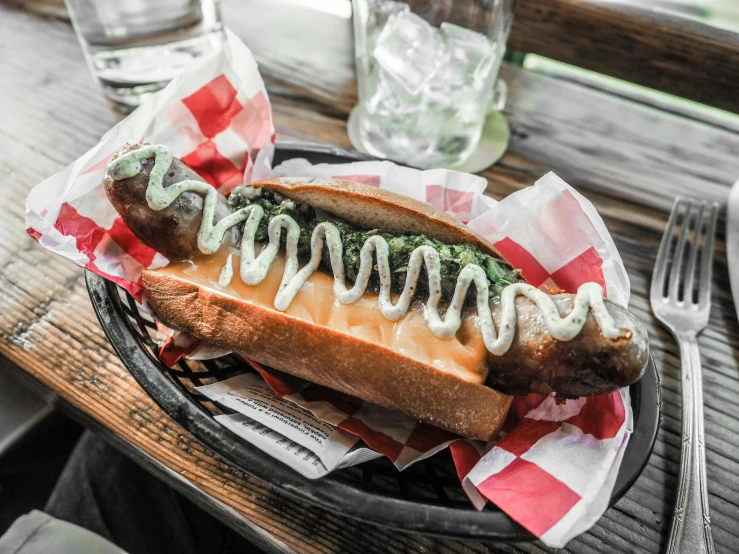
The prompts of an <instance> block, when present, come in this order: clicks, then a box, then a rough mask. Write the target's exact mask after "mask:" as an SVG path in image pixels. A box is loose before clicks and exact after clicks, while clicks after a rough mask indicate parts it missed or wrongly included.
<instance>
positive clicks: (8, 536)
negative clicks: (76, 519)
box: [0, 510, 126, 554]
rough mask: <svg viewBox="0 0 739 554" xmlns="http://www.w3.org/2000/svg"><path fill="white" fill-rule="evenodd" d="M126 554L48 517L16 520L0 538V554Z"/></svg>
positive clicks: (31, 515) (34, 513)
mask: <svg viewBox="0 0 739 554" xmlns="http://www.w3.org/2000/svg"><path fill="white" fill-rule="evenodd" d="M51 552H53V553H54V554H83V553H84V554H126V553H125V552H124V551H123V550H121V549H120V548H118V547H117V546H115V545H114V544H112V543H110V542H108V541H106V540H105V539H104V538H102V537H100V536H98V535H96V534H94V533H91V532H90V531H88V530H87V529H83V528H82V527H78V526H77V525H73V524H71V523H68V522H66V521H59V520H58V519H54V518H53V517H51V516H50V515H48V514H45V513H43V512H39V511H36V510H34V511H32V512H31V513H29V514H26V515H24V516H22V517H19V518H18V519H17V520H15V522H14V523H13V525H11V526H10V529H8V530H7V531H6V532H5V534H4V535H3V536H2V537H0V554H49V553H51Z"/></svg>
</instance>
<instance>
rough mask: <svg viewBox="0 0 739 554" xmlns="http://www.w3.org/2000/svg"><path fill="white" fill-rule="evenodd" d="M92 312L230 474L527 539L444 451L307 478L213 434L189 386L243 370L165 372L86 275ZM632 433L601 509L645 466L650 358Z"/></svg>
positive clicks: (282, 153) (142, 327)
mask: <svg viewBox="0 0 739 554" xmlns="http://www.w3.org/2000/svg"><path fill="white" fill-rule="evenodd" d="M293 157H304V158H308V159H309V160H310V161H312V162H313V163H320V162H324V161H328V162H333V163H337V162H346V161H354V160H356V159H360V158H359V156H358V155H356V154H354V153H351V152H348V151H341V150H339V149H336V148H325V147H316V146H294V145H290V146H281V145H278V149H277V154H276V160H275V162H276V163H279V161H281V160H284V159H289V158H293ZM86 280H87V287H88V290H89V293H90V298H91V299H92V303H93V307H94V308H95V312H96V314H97V315H98V318H99V320H100V323H101V325H102V326H103V329H104V330H105V333H106V335H107V336H108V338H109V340H110V341H111V343H112V344H113V347H114V348H115V350H116V352H117V353H118V355H119V356H120V358H121V360H122V361H123V363H124V365H125V366H126V368H127V369H128V370H129V372H130V373H131V374H132V375H133V377H134V378H135V379H136V380H137V381H138V383H139V384H140V385H141V386H142V387H143V388H144V390H145V391H146V392H147V393H148V394H149V396H151V398H152V399H153V400H154V401H155V402H156V403H157V404H158V405H159V406H160V407H161V408H162V409H163V410H164V411H165V412H166V413H167V414H169V415H170V416H171V417H172V418H173V419H174V420H176V421H177V422H178V423H179V424H181V425H182V426H183V427H184V428H185V429H187V430H188V431H189V432H190V433H192V434H193V435H194V436H195V437H196V438H197V439H198V440H200V441H201V442H202V443H203V445H204V446H206V447H207V448H209V449H211V450H213V451H214V452H216V453H218V454H219V455H221V456H223V457H224V458H225V459H227V460H228V461H230V462H231V463H232V464H233V465H235V466H237V467H238V468H239V469H241V470H242V471H244V472H245V473H248V474H250V475H253V476H254V477H256V478H258V479H260V480H262V481H264V482H267V483H269V484H270V485H272V486H274V487H276V488H278V489H280V490H282V491H283V492H285V493H286V494H289V495H291V496H293V497H295V498H297V499H299V500H302V501H305V502H309V503H311V504H315V505H318V506H320V507H322V508H325V509H327V510H331V511H334V512H337V513H341V514H342V515H345V516H349V517H353V518H357V519H360V520H363V521H366V522H369V523H372V524H377V525H385V526H388V527H394V528H397V529H402V530H404V531H416V532H422V533H427V534H433V535H440V536H447V537H458V538H468V539H482V540H497V541H516V540H531V539H533V538H534V537H533V536H532V535H531V534H530V533H528V532H527V531H526V530H525V529H523V528H522V527H520V526H519V525H518V524H516V523H515V522H514V521H513V520H511V519H510V518H509V517H508V516H507V515H506V514H504V513H503V512H501V511H500V510H499V509H497V508H496V507H495V506H494V505H492V504H491V503H488V504H487V506H486V508H485V509H484V510H483V511H481V512H477V511H476V510H475V509H474V508H473V507H472V505H471V504H470V502H469V500H468V499H467V497H466V495H465V493H464V491H463V490H462V487H461V484H460V481H459V479H458V477H457V473H456V470H455V467H454V463H453V461H452V458H451V455H450V454H449V450H448V449H444V450H443V451H441V452H439V453H437V454H436V455H434V456H432V457H430V458H428V459H426V460H422V461H419V462H417V463H416V464H414V465H412V466H411V467H410V468H408V469H406V470H405V471H403V472H399V471H398V470H397V469H396V468H395V466H394V465H393V464H392V463H391V462H390V461H389V460H387V459H386V458H380V459H377V460H373V461H368V462H364V463H362V464H360V465H358V466H354V467H351V468H345V469H340V470H337V471H334V472H333V473H331V474H330V475H328V476H326V477H324V478H322V479H317V480H310V479H307V478H305V477H303V476H301V475H299V474H298V473H297V472H295V471H293V470H292V469H290V468H289V467H287V466H286V465H283V464H282V463H281V462H279V461H277V460H275V459H273V458H271V457H270V456H268V455H267V454H265V453H263V452H262V451H261V450H259V449H257V448H256V447H254V446H252V445H251V444H249V443H248V442H246V441H244V440H243V439H242V438H240V437H238V436H237V435H235V434H233V433H232V432H230V431H229V430H227V429H226V428H224V427H222V426H221V425H220V424H218V422H216V420H215V419H214V418H213V416H214V415H218V414H222V413H228V412H227V411H226V409H225V408H223V407H221V406H217V405H215V404H214V403H213V402H211V401H210V400H208V399H207V398H206V397H205V396H203V395H202V394H200V393H198V392H197V391H196V390H195V387H197V386H200V385H206V384H210V383H213V382H216V381H222V380H225V379H228V378H230V377H233V376H235V375H238V374H240V373H244V372H247V371H253V369H252V368H251V366H250V365H248V364H247V363H246V362H244V361H243V360H241V359H240V358H238V357H236V356H232V355H229V356H224V357H221V358H217V359H214V360H207V361H191V360H181V361H179V362H178V363H177V364H176V365H175V366H174V367H171V368H169V367H167V366H166V365H165V364H164V363H163V362H162V361H161V360H160V359H159V358H158V346H157V345H156V343H155V342H154V341H153V340H152V338H151V333H150V331H151V330H154V327H155V324H154V322H153V321H152V320H151V319H150V318H149V317H148V316H147V314H146V313H145V312H143V311H142V310H141V309H140V307H139V306H138V305H137V304H136V302H135V301H134V299H133V298H132V297H131V296H130V295H129V294H128V293H127V292H125V291H124V290H123V289H122V288H120V287H118V286H116V285H115V284H113V283H111V282H109V281H106V280H105V279H103V278H101V277H99V276H97V275H95V274H93V273H91V272H87V275H86ZM630 393H631V401H632V406H633V410H634V433H633V435H632V437H631V440H630V442H629V445H628V447H627V449H626V452H625V455H624V459H623V462H622V465H621V469H620V472H619V475H618V478H617V481H616V485H615V488H614V492H613V495H612V497H611V504H613V503H614V502H616V501H617V500H618V499H619V498H620V497H621V496H623V495H624V494H625V493H626V491H627V490H628V489H629V487H630V486H631V484H632V483H633V482H634V481H635V480H636V478H637V477H638V476H639V474H640V473H641V470H642V469H643V467H644V466H645V465H646V463H647V460H648V459H649V455H650V453H651V450H652V446H653V444H654V440H655V438H656V434H657V428H658V425H659V412H660V406H659V402H660V400H659V398H660V397H659V382H658V376H657V372H656V370H655V367H654V363H653V361H652V360H651V358H650V362H649V366H648V368H647V370H646V373H645V375H644V377H643V378H642V379H641V380H640V381H639V382H638V383H636V384H634V385H632V386H631V389H630Z"/></svg>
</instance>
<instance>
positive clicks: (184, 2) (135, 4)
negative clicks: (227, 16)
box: [65, 0, 225, 111]
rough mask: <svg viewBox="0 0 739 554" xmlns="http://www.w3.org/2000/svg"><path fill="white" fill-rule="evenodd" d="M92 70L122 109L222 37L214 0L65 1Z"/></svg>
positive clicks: (216, 44) (217, 44) (211, 48)
mask: <svg viewBox="0 0 739 554" xmlns="http://www.w3.org/2000/svg"><path fill="white" fill-rule="evenodd" d="M65 2H66V5H67V10H68V12H69V14H70V15H71V17H72V23H73V24H74V28H75V30H76V31H77V36H78V38H79V40H80V44H81V45H82V50H83V52H84V54H85V58H86V59H87V63H88V65H89V66H90V70H91V71H92V74H93V75H94V76H95V77H96V78H97V80H98V83H99V84H100V88H101V89H102V91H103V94H105V96H106V97H107V98H108V99H109V100H112V101H113V102H114V103H115V104H116V105H117V106H118V107H120V108H122V109H123V110H124V111H130V110H132V109H133V108H135V107H137V106H138V105H139V104H140V103H141V101H142V100H143V99H144V98H145V97H146V96H148V95H149V94H151V93H152V92H156V91H158V90H160V89H161V88H163V87H164V86H165V85H166V84H167V83H168V82H169V81H170V80H171V79H172V78H173V77H174V76H175V75H177V74H179V73H180V72H181V71H182V70H183V69H185V68H186V67H187V66H188V65H190V63H191V62H192V61H193V60H194V59H195V58H197V57H199V56H201V55H203V54H206V53H209V52H212V51H214V50H216V49H218V48H220V47H221V45H222V43H223V41H224V40H225V34H224V30H223V25H222V24H221V18H220V14H219V10H218V3H217V2H218V0H157V1H156V2H147V1H145V0H125V1H123V0H65Z"/></svg>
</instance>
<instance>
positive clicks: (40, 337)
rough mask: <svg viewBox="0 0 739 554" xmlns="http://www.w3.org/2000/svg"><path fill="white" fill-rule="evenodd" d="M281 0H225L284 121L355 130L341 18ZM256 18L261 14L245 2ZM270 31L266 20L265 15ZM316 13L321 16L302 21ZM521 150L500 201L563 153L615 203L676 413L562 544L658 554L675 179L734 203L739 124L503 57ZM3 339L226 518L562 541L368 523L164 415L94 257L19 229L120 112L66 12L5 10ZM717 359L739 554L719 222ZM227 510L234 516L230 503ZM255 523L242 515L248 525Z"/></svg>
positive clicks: (415, 541)
mask: <svg viewBox="0 0 739 554" xmlns="http://www.w3.org/2000/svg"><path fill="white" fill-rule="evenodd" d="M278 5H279V2H278V1H272V2H267V1H266V0H265V1H262V0H253V1H252V2H249V3H243V4H237V3H232V2H224V6H223V9H224V17H225V19H226V21H228V23H229V25H230V26H231V27H232V29H233V30H234V31H235V32H236V33H237V34H238V35H239V36H241V37H242V38H243V39H244V40H245V42H246V43H247V44H248V45H249V46H250V47H251V48H252V49H253V51H254V52H255V54H256V57H257V59H258V61H259V63H260V68H261V71H262V73H263V75H264V76H265V80H266V82H267V85H268V89H269V93H270V97H271V100H272V104H273V109H274V115H275V119H276V125H277V129H278V137H279V138H282V139H298V140H310V141H318V142H325V143H331V144H338V145H341V146H348V145H349V144H348V140H347V138H346V133H345V120H346V116H347V114H348V111H349V110H350V108H351V107H352V105H353V103H354V101H355V86H354V82H353V69H352V53H351V52H352V51H351V29H350V26H349V22H348V21H346V20H340V19H336V18H333V17H330V16H321V15H318V14H316V13H315V12H312V11H308V10H305V11H300V10H298V9H297V8H293V9H292V10H291V12H290V14H289V15H287V14H286V13H284V12H281V11H280V10H279V9H275V8H274V7H275V6H278ZM247 16H248V17H247ZM265 29H269V31H268V32H267V31H265ZM308 29H310V31H309V30H308ZM504 71H505V77H506V79H507V80H508V82H509V85H510V86H511V93H510V102H509V107H508V108H507V112H506V113H507V116H508V117H509V120H510V122H511V125H512V128H513V139H512V144H511V150H510V151H509V152H508V153H507V154H506V156H505V157H504V158H503V160H502V161H501V163H499V164H498V165H497V166H495V167H494V168H492V169H491V170H488V171H487V172H485V173H484V175H485V177H487V178H488V181H489V187H488V192H489V193H490V194H491V195H492V196H494V197H497V198H500V197H503V196H505V195H507V194H509V193H510V192H512V191H514V190H518V189H520V188H522V187H524V186H528V185H530V184H532V183H533V182H534V181H535V180H536V178H538V177H539V176H541V175H542V174H544V173H545V172H546V171H548V170H554V171H556V172H557V173H558V174H560V175H561V176H563V177H564V178H566V179H567V180H569V182H570V183H571V184H573V185H575V186H577V188H578V189H579V190H580V191H581V192H583V193H584V194H585V195H586V196H587V197H588V198H590V200H591V201H592V202H593V203H594V204H595V205H596V207H597V208H598V210H599V211H600V213H601V214H602V215H603V217H604V219H605V221H606V224H607V225H608V227H609V229H610V230H611V232H612V234H613V235H614V238H615V240H616V242H617V244H618V246H619V248H620V252H621V255H622V257H623V259H624V262H625V264H626V267H627V269H628V271H629V275H630V278H631V282H632V292H633V296H632V303H631V309H632V310H633V311H634V313H635V314H636V315H637V316H639V317H640V318H642V319H643V320H644V321H645V322H646V323H647V324H648V326H649V330H650V338H651V341H652V351H653V354H654V357H655V360H656V362H657V365H658V368H659V371H660V374H661V376H662V384H663V411H664V415H663V424H662V427H661V429H660V432H659V436H658V439H657V444H656V446H655V449H654V453H653V454H652V457H651V458H650V461H649V465H648V466H647V468H646V469H645V471H644V473H643V474H642V476H641V477H640V478H639V480H638V481H637V482H636V484H635V485H634V487H633V488H632V489H631V490H630V491H629V492H628V493H627V495H626V496H625V497H624V498H623V499H622V500H621V501H620V502H618V504H617V505H616V506H615V507H614V508H612V509H610V510H608V511H607V512H606V514H605V515H604V517H603V518H602V519H601V520H600V521H599V522H598V523H597V524H596V525H595V526H594V527H593V528H592V529H591V530H590V531H588V532H587V533H585V534H583V535H581V536H580V537H577V538H576V539H574V540H573V541H571V542H570V544H569V545H568V547H567V549H566V550H564V551H566V552H578V553H580V552H581V553H586V552H587V553H590V552H608V553H615V552H641V551H649V552H658V551H660V549H661V548H663V547H664V546H665V537H666V534H667V532H668V529H669V523H670V522H669V515H670V513H671V505H672V501H673V497H674V496H673V495H674V489H675V487H676V480H677V471H678V462H679V452H680V397H679V382H680V381H679V373H678V367H679V360H678V358H677V350H676V347H675V344H674V342H673V341H672V339H671V338H670V337H669V336H668V335H667V333H666V332H664V331H663V330H662V329H661V328H660V327H659V325H658V324H657V323H656V321H655V320H654V318H653V317H652V316H651V313H650V311H649V308H648V302H647V300H646V296H645V295H646V292H647V290H648V284H649V276H650V274H651V270H652V265H653V262H654V258H655V255H656V251H657V246H658V244H659V240H660V235H661V232H662V229H663V227H664V224H665V222H666V219H667V211H668V209H669V206H670V204H671V202H672V199H673V198H674V197H675V195H677V194H692V195H696V196H700V197H704V198H711V199H716V200H719V201H723V199H724V197H725V195H726V194H727V192H728V187H729V186H730V185H731V184H732V182H733V181H734V179H735V178H737V177H739V135H737V134H734V133H731V132H730V131H727V130H725V129H720V128H717V127H715V126H712V125H710V124H708V123H704V122H701V121H698V120H697V119H694V118H691V117H688V116H684V115H683V116H677V115H674V114H670V113H665V112H662V111H660V110H657V109H655V108H653V107H649V106H644V105H641V104H638V103H636V102H633V101H629V100H625V99H622V98H617V97H614V96H611V95H608V94H605V93H602V92H599V91H596V90H593V89H591V88H586V87H583V86H580V85H578V84H576V83H572V82H566V81H560V80H557V79H555V78H552V77H543V76H540V75H535V74H531V73H527V72H526V71H523V70H521V69H519V68H514V67H506V68H505V70H504ZM0 83H2V86H0V106H2V112H1V113H2V115H1V116H0V191H2V192H1V193H0V194H2V206H3V207H4V208H5V213H4V216H3V217H2V218H0V237H2V240H1V241H0V266H2V268H3V269H2V272H1V273H0V305H1V306H2V308H3V309H2V311H0V354H1V355H2V356H3V357H5V358H6V360H7V363H6V364H3V365H4V366H5V365H8V363H11V362H12V364H15V365H16V366H18V367H20V368H22V371H24V372H25V374H26V375H28V376H30V377H32V378H33V379H34V380H35V381H37V382H38V383H40V384H41V385H43V386H44V387H46V388H47V389H49V390H51V391H53V392H54V393H55V394H56V395H58V396H59V397H60V398H62V399H63V400H64V402H65V403H69V404H71V405H72V406H74V407H75V409H78V410H79V411H81V412H82V413H83V414H84V417H86V418H88V420H94V421H96V422H97V424H98V425H102V426H103V427H104V428H105V429H106V430H107V433H108V434H109V435H110V434H114V435H115V436H117V437H119V440H122V441H125V444H127V445H128V450H129V452H131V453H138V456H139V459H140V460H142V463H148V464H149V465H150V466H152V467H153V468H155V469H157V468H158V469H157V470H158V471H160V473H161V474H162V475H165V474H166V475H167V476H169V479H170V480H172V478H173V476H177V478H176V480H173V482H175V483H176V484H177V486H178V487H179V488H180V490H185V491H187V493H188V494H189V495H190V496H192V497H193V498H196V499H200V501H201V502H204V501H205V500H207V499H213V501H214V503H215V504H216V505H217V506H219V507H220V510H221V511H220V512H219V513H221V514H230V518H231V519H228V518H227V519H228V521H229V523H230V524H231V525H233V526H235V527H238V524H237V523H235V521H236V520H238V519H240V518H245V519H246V520H248V521H249V522H251V523H250V525H256V526H258V527H259V528H260V529H262V530H264V531H266V532H267V533H269V535H271V536H272V537H274V539H275V541H277V542H276V543H274V544H277V545H282V546H284V550H283V549H282V547H279V548H278V547H276V548H275V550H276V551H279V550H283V551H285V550H289V549H292V550H294V551H296V552H311V553H333V552H335V553H344V552H348V553H354V552H356V553H364V552H384V551H397V552H419V553H420V552H445V553H446V552H449V553H452V552H454V553H460V554H461V553H464V554H467V553H473V552H474V553H483V552H532V553H533V552H551V551H552V550H551V549H548V548H546V547H545V546H543V545H542V544H541V543H537V542H532V543H519V544H510V545H485V544H481V543H472V542H462V541H451V540H440V539H433V538H429V537H424V536H419V535H410V534H403V533H399V532H394V531H387V530H384V529H379V528H374V527H372V526H368V525H362V524H360V523H357V522H354V521H351V520H347V519H345V518H342V517H341V516H339V515H335V514H330V513H327V512H325V511H322V510H317V509H315V508H312V507H310V506H307V505H303V504H300V503H296V502H294V501H292V500H290V499H288V498H287V497H286V496H284V495H283V494H281V493H279V492H276V491H274V490H272V489H270V487H269V486H267V485H264V484H262V483H260V482H258V481H256V480H254V479H252V478H249V477H247V476H244V475H243V474H241V473H240V472H238V471H237V470H235V469H234V468H232V467H229V466H228V464H226V463H224V461H223V460H222V459H220V458H219V457H218V456H217V455H214V453H212V452H209V451H207V450H206V449H204V448H203V447H202V446H200V445H199V444H198V443H197V442H196V441H195V440H194V439H193V438H192V437H191V436H189V435H188V434H187V433H186V432H184V431H183V430H182V429H181V428H179V427H178V426H177V425H176V424H175V423H174V422H172V421H171V420H170V419H169V418H168V417H166V416H165V415H164V414H163V413H162V412H161V410H160V409H159V408H157V407H156V406H155V405H154V403H153V402H152V401H151V400H150V399H149V398H148V397H147V396H146V394H145V393H144V392H143V391H142V390H141V389H140V388H139V387H138V385H137V384H136V383H135V382H134V381H133V379H132V378H131V377H130V376H129V375H128V373H127V372H126V370H125V369H124V368H123V367H122V366H121V364H120V362H119V361H118V359H117V358H116V356H115V355H114V354H113V352H112V348H111V347H110V345H109V344H108V343H107V341H106V339H105V336H104V334H103V332H102V330H101V329H100V327H99V325H98V323H97V321H96V319H95V316H94V314H93V312H92V309H91V307H90V303H89V299H88V298H87V293H86V291H85V288H84V282H83V273H82V270H81V269H79V268H77V267H75V266H73V265H71V264H70V263H68V262H66V261H63V260H61V259H59V258H56V257H54V256H53V255H51V254H49V253H47V252H46V251H45V250H43V249H41V248H40V247H38V245H36V244H35V243H34V241H33V240H32V239H31V238H30V237H28V236H27V235H26V234H25V232H24V227H25V225H24V201H25V197H26V195H27V194H28V192H29V190H30V189H31V187H32V186H33V185H35V184H36V183H38V182H40V181H41V180H42V179H44V178H46V177H47V176H49V175H51V174H53V173H54V172H56V171H58V170H59V169H60V168H62V167H63V166H64V165H66V164H68V163H70V162H71V161H73V160H74V159H76V158H77V157H78V156H80V155H81V154H82V153H84V152H85V151H86V150H87V149H88V148H90V147H91V146H93V145H94V144H95V143H96V142H97V140H98V139H99V137H100V136H101V135H102V134H103V133H104V132H105V131H106V130H107V129H108V128H109V127H110V126H111V125H112V124H113V123H114V122H115V117H114V116H113V115H112V114H111V112H110V111H109V110H108V108H107V106H106V104H105V103H104V101H103V100H102V99H101V97H100V95H99V93H98V91H97V89H96V88H95V85H94V83H93V80H92V77H91V76H90V74H89V72H88V71H87V68H86V66H85V64H84V60H83V58H82V53H81V52H80V50H79V45H78V43H77V41H76V38H75V36H74V33H73V32H72V29H71V27H70V26H69V25H68V24H67V23H65V22H63V21H59V20H53V19H41V18H39V17H37V16H34V15H30V14H28V13H24V12H21V11H17V10H11V9H8V8H3V7H0ZM720 233H721V236H720V241H719V244H718V248H717V250H718V251H717V263H716V269H715V286H714V297H713V300H714V304H713V311H712V313H711V321H710V325H709V328H708V329H707V330H706V332H705V333H704V334H703V335H702V336H701V338H700V340H699V342H700V346H701V351H702V354H703V362H704V375H705V377H704V386H705V401H706V427H707V467H708V476H709V493H710V503H711V515H712V522H713V529H714V538H715V541H716V548H717V551H718V552H732V551H733V552H736V551H739V529H738V528H737V526H736V521H739V500H738V499H739V444H738V443H739V439H737V436H738V432H739V402H737V398H739V396H738V393H739V350H737V349H738V348H739V340H738V338H737V337H738V335H737V331H738V330H739V325H738V323H737V318H736V313H735V311H734V307H733V304H732V302H731V296H730V290H729V285H728V281H727V279H728V277H727V270H726V260H725V250H724V242H723V234H722V233H723V227H722V228H721V229H720ZM224 517H225V516H224ZM242 530H243V529H242Z"/></svg>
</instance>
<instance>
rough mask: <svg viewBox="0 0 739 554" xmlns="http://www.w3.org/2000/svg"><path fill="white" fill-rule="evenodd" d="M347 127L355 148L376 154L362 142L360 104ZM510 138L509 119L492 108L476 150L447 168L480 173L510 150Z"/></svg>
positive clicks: (352, 113) (364, 152)
mask: <svg viewBox="0 0 739 554" xmlns="http://www.w3.org/2000/svg"><path fill="white" fill-rule="evenodd" d="M346 127H347V129H346V130H347V134H348V135H349V140H350V141H351V143H352V146H354V149H355V150H357V151H358V152H362V153H363V154H373V155H375V153H374V152H373V151H369V149H367V148H366V147H365V146H364V144H363V143H362V138H361V135H360V132H359V106H355V107H354V109H353V110H352V111H351V114H349V120H348V121H347V125H346ZM510 138H511V129H510V127H509V125H508V120H507V119H506V118H505V116H504V115H503V113H502V112H499V111H496V110H492V111H491V112H490V113H488V115H487V116H486V118H485V123H484V125H483V128H482V135H481V137H480V141H479V142H478V143H477V146H475V148H474V150H472V153H471V154H470V155H469V156H468V157H467V159H465V160H464V161H462V162H461V163H459V164H456V165H454V166H451V167H447V168H446V169H453V170H455V171H462V172H465V173H480V172H481V171H484V170H485V169H487V168H488V167H490V166H491V165H493V164H494V163H496V162H497V161H498V160H500V158H502V157H503V154H505V152H506V150H508V145H509V143H510Z"/></svg>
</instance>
